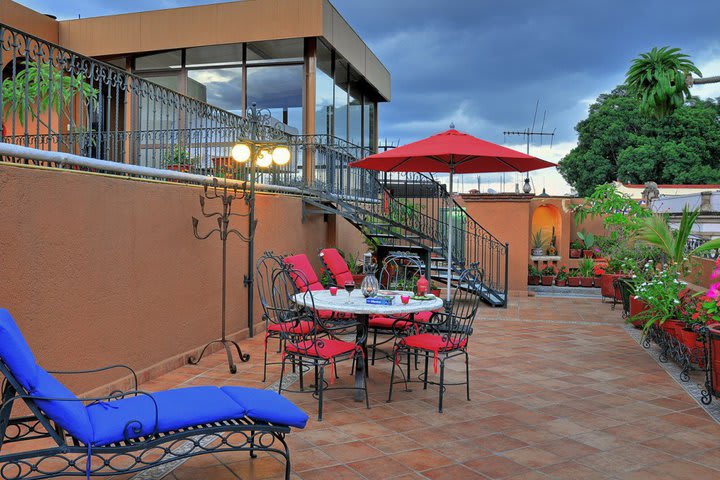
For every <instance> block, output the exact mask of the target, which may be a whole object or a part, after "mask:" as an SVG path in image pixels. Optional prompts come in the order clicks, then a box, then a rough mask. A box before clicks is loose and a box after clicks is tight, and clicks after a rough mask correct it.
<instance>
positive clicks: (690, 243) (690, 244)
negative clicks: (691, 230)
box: [685, 235, 720, 260]
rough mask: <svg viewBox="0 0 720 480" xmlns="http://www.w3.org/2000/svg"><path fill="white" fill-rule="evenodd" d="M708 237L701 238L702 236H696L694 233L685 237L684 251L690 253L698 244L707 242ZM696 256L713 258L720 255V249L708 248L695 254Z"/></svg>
mask: <svg viewBox="0 0 720 480" xmlns="http://www.w3.org/2000/svg"><path fill="white" fill-rule="evenodd" d="M709 240H710V239H708V238H702V237H696V236H694V235H691V236H690V237H688V239H687V243H686V244H685V253H690V252H692V251H693V250H695V249H696V248H698V247H699V246H701V245H703V244H705V243H707V242H708V241H709ZM696 255H697V256H698V257H702V258H709V259H711V260H715V259H716V258H718V257H719V256H720V249H715V250H708V251H706V252H701V253H698V254H696Z"/></svg>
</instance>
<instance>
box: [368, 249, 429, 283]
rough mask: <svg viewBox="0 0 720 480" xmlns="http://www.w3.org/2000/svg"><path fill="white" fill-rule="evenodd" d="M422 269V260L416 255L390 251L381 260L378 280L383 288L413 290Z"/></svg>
mask: <svg viewBox="0 0 720 480" xmlns="http://www.w3.org/2000/svg"><path fill="white" fill-rule="evenodd" d="M423 271H424V269H423V264H422V261H421V260H420V257H418V256H417V255H413V254H411V253H400V252H399V253H391V254H390V255H388V256H387V257H385V259H384V260H383V262H382V267H381V268H380V276H379V279H378V280H379V281H380V286H381V287H382V288H384V289H398V290H409V291H414V290H415V285H416V284H417V281H418V279H420V276H421V275H423Z"/></svg>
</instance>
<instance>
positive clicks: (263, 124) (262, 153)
mask: <svg viewBox="0 0 720 480" xmlns="http://www.w3.org/2000/svg"><path fill="white" fill-rule="evenodd" d="M247 115H248V120H249V122H250V140H247V141H245V140H243V141H240V142H238V143H237V144H235V145H234V146H233V148H232V158H233V160H235V161H236V162H238V163H241V164H247V162H250V181H249V183H250V188H249V189H248V182H247V181H246V182H245V183H243V184H242V188H241V189H240V191H239V189H238V187H237V186H233V187H228V186H227V183H226V184H225V185H224V186H223V187H222V188H220V189H219V188H218V182H217V179H215V185H214V187H213V191H212V192H208V188H207V186H206V187H205V191H204V196H200V208H201V211H202V214H203V216H205V217H206V218H211V217H217V223H218V228H215V229H213V230H210V232H208V233H207V234H206V235H201V234H199V233H198V223H199V221H198V219H197V218H195V217H193V219H192V223H193V233H194V235H195V237H196V238H198V239H200V240H205V239H207V238H209V237H210V236H211V235H212V234H213V233H216V232H217V233H219V234H220V239H221V240H222V244H223V247H222V287H221V288H222V304H221V338H220V339H219V340H213V341H212V342H210V343H208V344H207V345H205V348H203V350H202V352H201V353H200V356H198V357H197V358H196V357H190V358H189V359H188V362H189V363H190V364H191V365H196V364H197V363H199V362H200V360H201V359H202V357H203V355H205V352H206V351H207V349H208V347H210V345H213V344H216V343H219V344H221V345H223V347H224V348H225V352H226V353H227V359H228V367H229V369H230V373H236V372H237V367H236V366H235V364H234V362H233V355H232V349H233V348H234V349H235V350H236V351H237V353H238V355H239V357H240V361H242V362H247V361H248V360H249V359H250V355H248V354H243V353H242V350H241V349H240V346H239V345H238V344H237V343H236V342H234V341H232V340H229V339H227V338H226V323H225V311H226V308H225V305H226V297H227V294H226V290H227V238H228V236H229V235H230V234H235V235H236V236H237V237H238V238H240V240H242V241H244V242H246V243H247V244H248V273H247V274H246V275H245V278H244V279H243V283H244V286H245V287H246V288H248V310H247V312H248V334H249V336H250V337H252V336H253V333H254V332H253V309H254V302H253V299H254V295H253V291H252V287H253V282H254V270H255V260H254V255H255V251H254V250H255V228H256V227H257V220H256V219H255V182H256V176H257V168H258V167H259V168H261V169H267V168H269V167H271V166H272V165H273V163H274V164H276V165H278V166H283V165H287V164H288V163H289V162H290V159H291V155H290V149H289V148H288V147H287V146H286V145H284V144H283V142H282V140H281V139H279V140H280V141H273V139H272V135H269V134H267V133H266V132H265V131H267V132H269V133H275V132H277V130H276V129H273V128H272V127H271V118H272V117H271V116H270V112H269V111H267V110H265V111H263V110H259V109H258V108H257V107H256V106H255V104H253V105H252V107H251V108H249V109H248V112H247ZM263 130H265V131H263ZM261 135H262V136H263V137H265V138H270V140H268V141H261V140H259V139H260V138H261ZM206 199H209V200H213V199H221V200H222V211H221V212H212V213H206V212H205V200H206ZM242 199H244V200H245V204H246V205H247V207H248V211H247V213H232V202H233V200H242ZM232 217H248V231H247V235H243V234H242V233H240V232H239V231H238V230H235V229H230V228H229V225H230V219H231V218H232Z"/></svg>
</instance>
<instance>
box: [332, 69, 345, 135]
mask: <svg viewBox="0 0 720 480" xmlns="http://www.w3.org/2000/svg"><path fill="white" fill-rule="evenodd" d="M347 88H348V65H347V63H346V62H345V61H344V60H341V59H337V60H336V61H335V136H336V137H338V138H342V139H343V140H347V134H348V132H347V125H348V119H347V117H348V94H347Z"/></svg>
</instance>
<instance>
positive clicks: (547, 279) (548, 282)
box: [540, 275, 555, 287]
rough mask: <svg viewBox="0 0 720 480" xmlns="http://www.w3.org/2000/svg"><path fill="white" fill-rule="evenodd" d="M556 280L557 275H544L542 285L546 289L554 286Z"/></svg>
mask: <svg viewBox="0 0 720 480" xmlns="http://www.w3.org/2000/svg"><path fill="white" fill-rule="evenodd" d="M554 280H555V275H542V276H541V277H540V283H542V285H543V286H544V287H550V286H552V284H553V281H554Z"/></svg>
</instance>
